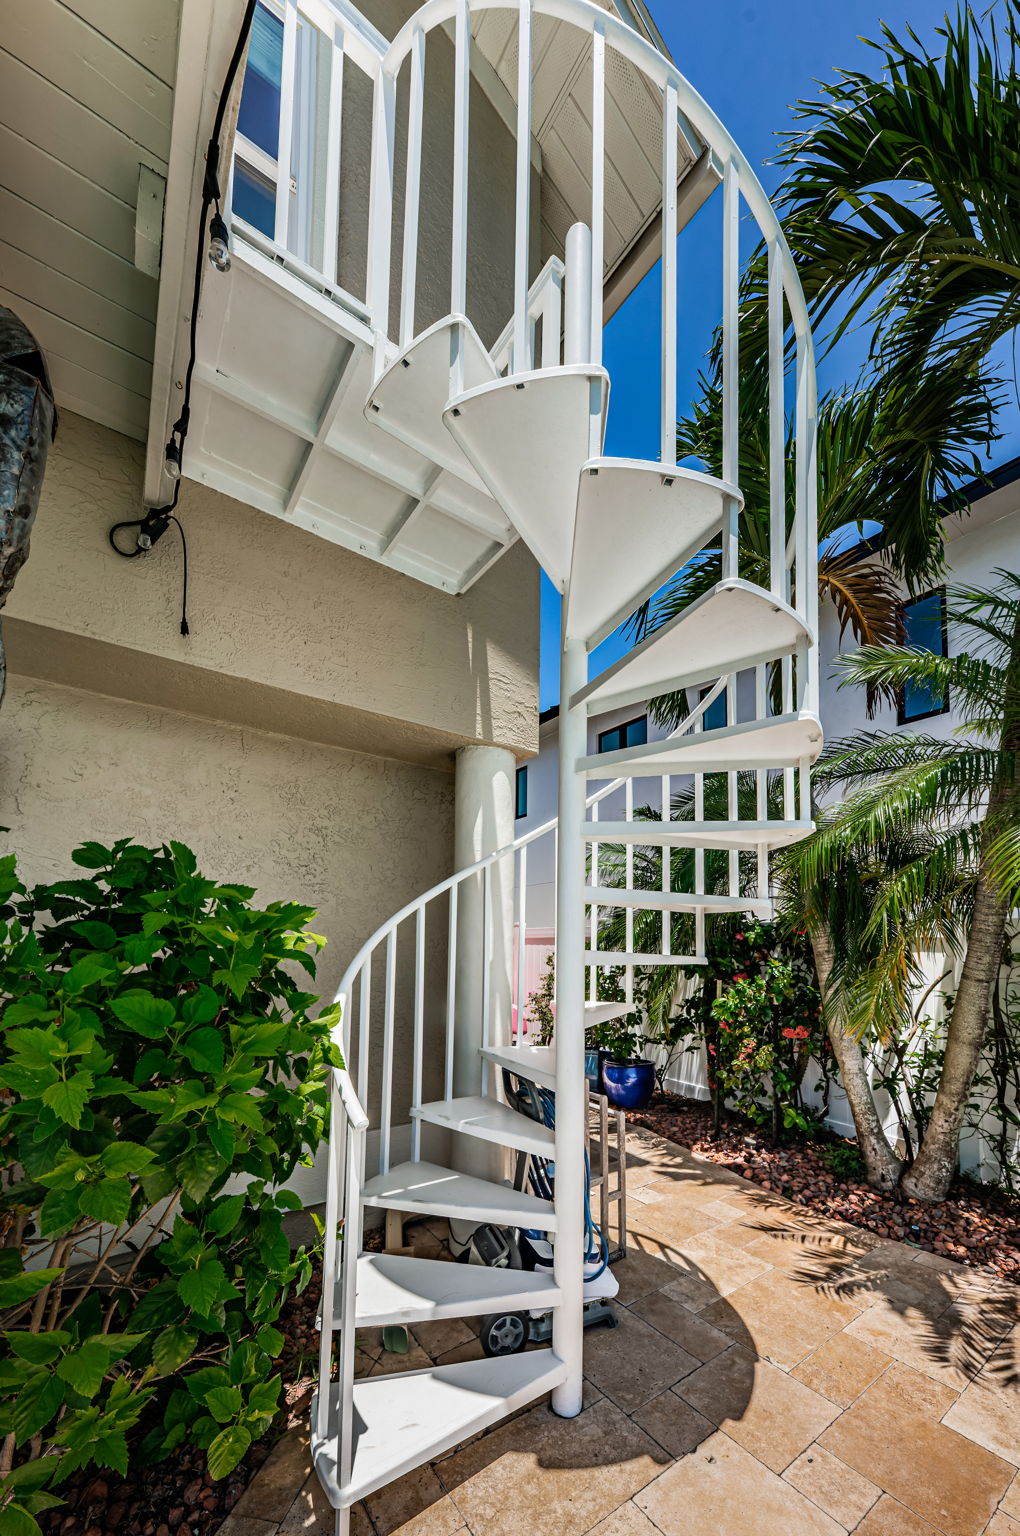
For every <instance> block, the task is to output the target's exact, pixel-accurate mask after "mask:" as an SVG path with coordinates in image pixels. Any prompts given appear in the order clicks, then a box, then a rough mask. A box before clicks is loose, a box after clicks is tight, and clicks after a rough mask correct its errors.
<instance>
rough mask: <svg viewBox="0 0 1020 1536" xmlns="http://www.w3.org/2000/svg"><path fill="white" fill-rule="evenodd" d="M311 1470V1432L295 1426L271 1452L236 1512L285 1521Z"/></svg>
mask: <svg viewBox="0 0 1020 1536" xmlns="http://www.w3.org/2000/svg"><path fill="white" fill-rule="evenodd" d="M311 1470H312V1458H311V1453H310V1451H309V1449H308V1431H307V1429H306V1428H304V1426H302V1428H300V1429H292V1430H290V1431H289V1432H288V1433H287V1434H286V1435H284V1436H283V1438H282V1440H280V1441H279V1443H278V1444H277V1445H275V1446H274V1447H273V1449H272V1450H271V1451H270V1453H269V1455H268V1457H267V1458H266V1460H265V1462H264V1463H263V1464H262V1467H261V1468H260V1469H259V1472H258V1475H257V1476H256V1477H254V1478H253V1479H252V1481H251V1482H250V1483H249V1484H248V1487H247V1488H246V1489H245V1490H244V1492H243V1493H242V1495H241V1497H240V1498H239V1499H238V1501H237V1503H236V1504H235V1505H234V1510H233V1513H234V1514H235V1515H238V1516H240V1515H248V1516H254V1518H255V1519H256V1520H270V1521H279V1520H282V1519H283V1518H284V1517H285V1516H286V1515H287V1514H288V1512H289V1510H290V1507H291V1505H292V1504H293V1503H294V1496H295V1494H296V1493H297V1490H298V1489H299V1488H300V1487H301V1485H302V1484H303V1483H304V1482H305V1480H306V1479H307V1477H308V1474H309V1472H311Z"/></svg>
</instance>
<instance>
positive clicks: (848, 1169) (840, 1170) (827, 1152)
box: [818, 1141, 866, 1183]
mask: <svg viewBox="0 0 1020 1536" xmlns="http://www.w3.org/2000/svg"><path fill="white" fill-rule="evenodd" d="M818 1156H819V1157H820V1158H821V1160H822V1162H823V1163H825V1165H826V1167H828V1168H829V1169H831V1171H832V1172H833V1173H834V1174H835V1175H836V1177H837V1179H850V1180H854V1181H856V1182H858V1183H863V1182H864V1178H865V1175H866V1169H865V1167H864V1159H863V1157H862V1156H861V1154H860V1150H859V1148H858V1147H857V1145H856V1143H855V1142H852V1141H837V1142H830V1143H829V1144H828V1145H826V1146H821V1147H819V1148H818Z"/></svg>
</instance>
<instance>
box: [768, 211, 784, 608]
mask: <svg viewBox="0 0 1020 1536" xmlns="http://www.w3.org/2000/svg"><path fill="white" fill-rule="evenodd" d="M784 334H785V332H784V326H783V253H782V251H781V250H780V248H779V246H778V245H777V244H776V242H775V240H771V241H770V242H769V581H770V587H771V590H772V592H773V593H774V595H775V596H776V597H785V596H786V400H785V387H786V384H785V381H786V356H785V353H784V350H783V337H784Z"/></svg>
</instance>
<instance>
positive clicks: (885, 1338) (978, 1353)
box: [846, 1297, 1001, 1391]
mask: <svg viewBox="0 0 1020 1536" xmlns="http://www.w3.org/2000/svg"><path fill="white" fill-rule="evenodd" d="M846 1331H847V1333H848V1334H850V1335H852V1336H853V1337H854V1338H858V1339H863V1340H864V1341H865V1343H867V1344H874V1345H876V1346H877V1348H879V1349H884V1350H885V1351H886V1352H887V1353H888V1354H890V1355H895V1357H896V1359H897V1360H902V1361H903V1364H904V1365H911V1366H913V1367H914V1369H915V1370H917V1371H921V1372H922V1373H923V1374H924V1375H926V1376H931V1377H933V1378H934V1379H935V1380H936V1381H942V1382H945V1384H946V1385H947V1386H951V1387H955V1388H956V1389H957V1390H958V1391H962V1390H963V1388H964V1387H965V1386H966V1385H967V1383H968V1382H969V1381H971V1380H972V1379H973V1378H974V1377H975V1376H976V1375H977V1374H978V1372H979V1371H980V1370H981V1367H982V1366H983V1365H984V1363H985V1361H986V1360H987V1359H988V1358H989V1357H990V1356H991V1355H992V1354H993V1352H994V1351H995V1348H996V1344H997V1343H998V1339H999V1338H1000V1337H1001V1335H999V1334H997V1331H996V1327H995V1325H990V1324H989V1322H988V1321H987V1320H985V1319H983V1318H982V1315H981V1308H980V1306H978V1305H976V1304H972V1305H971V1306H969V1307H967V1308H965V1309H962V1308H958V1307H951V1308H949V1309H948V1310H944V1311H943V1312H940V1313H939V1314H936V1315H934V1316H933V1315H932V1311H931V1309H929V1308H926V1307H923V1306H916V1305H910V1304H906V1305H905V1304H901V1303H898V1302H896V1301H891V1300H887V1299H886V1298H885V1297H883V1298H881V1299H880V1300H879V1301H876V1302H875V1304H874V1306H870V1307H868V1309H867V1311H865V1312H862V1313H861V1314H860V1315H859V1316H858V1317H856V1318H855V1319H854V1321H853V1322H852V1323H851V1324H850V1325H849V1326H848V1328H847V1330H846Z"/></svg>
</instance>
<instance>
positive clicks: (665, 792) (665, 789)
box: [659, 774, 673, 955]
mask: <svg viewBox="0 0 1020 1536" xmlns="http://www.w3.org/2000/svg"><path fill="white" fill-rule="evenodd" d="M659 793H660V794H661V796H662V814H663V816H665V815H666V814H667V807H668V805H669V775H668V774H663V776H662V781H661V787H660V791H659ZM672 864H673V859H672V853H671V851H670V849H669V847H668V846H667V845H666V844H665V843H663V845H662V894H663V895H664V896H668V895H669V893H670V885H671V876H672V873H673V868H672ZM661 916H662V953H663V954H664V955H668V954H669V953H670V940H671V938H672V930H673V923H672V915H671V913H670V912H668V911H666V910H665V909H664V910H663V912H662V914H661Z"/></svg>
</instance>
